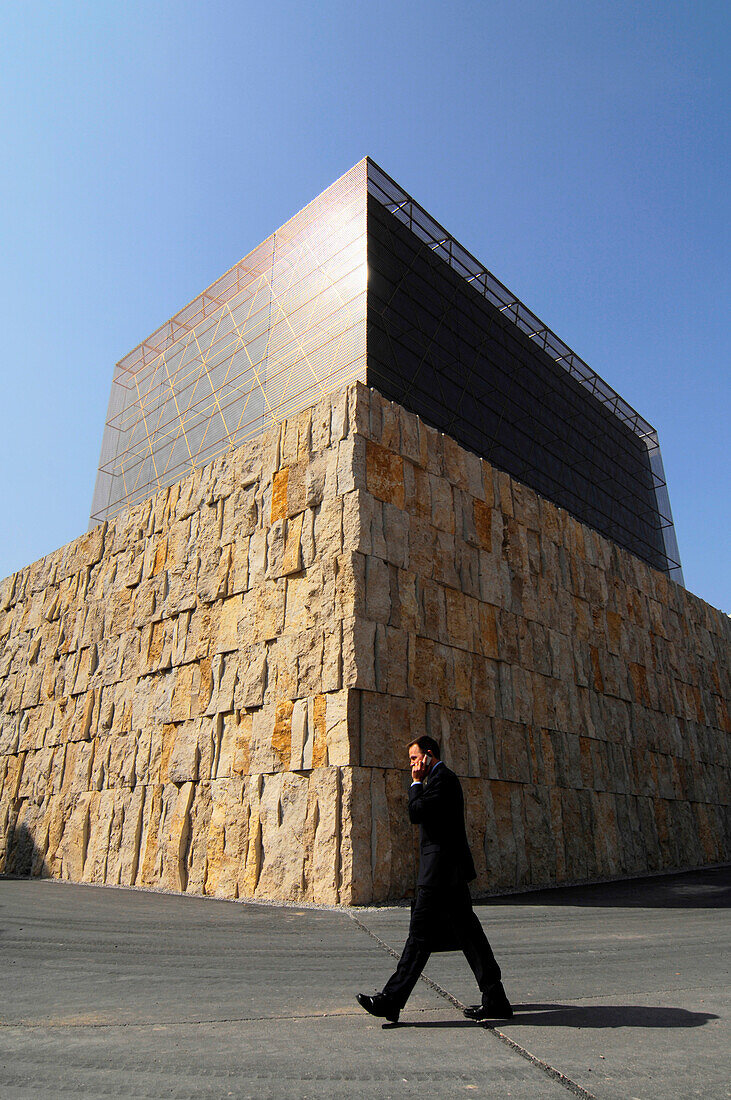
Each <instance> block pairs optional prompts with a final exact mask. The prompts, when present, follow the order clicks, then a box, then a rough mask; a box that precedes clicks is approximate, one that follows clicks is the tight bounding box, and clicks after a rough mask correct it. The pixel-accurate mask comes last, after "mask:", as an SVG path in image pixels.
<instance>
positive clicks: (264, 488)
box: [0, 384, 731, 904]
mask: <svg viewBox="0 0 731 1100" xmlns="http://www.w3.org/2000/svg"><path fill="white" fill-rule="evenodd" d="M730 639H731V631H730V629H729V620H728V619H727V617H726V616H724V615H722V614H721V613H720V612H717V611H715V610H714V609H713V608H711V607H709V606H708V605H707V604H704V603H703V601H701V600H699V599H697V598H696V597H694V596H692V595H691V594H690V593H688V592H687V591H685V590H684V589H682V588H680V587H678V586H676V585H675V584H674V583H673V582H671V581H669V580H668V578H667V577H666V576H665V575H664V574H661V573H657V572H654V571H653V570H652V569H650V568H649V567H648V566H645V565H644V564H643V563H642V562H640V561H639V560H638V559H636V558H634V557H633V556H632V555H630V554H628V553H626V552H624V551H622V550H620V549H618V548H617V547H616V546H615V545H614V544H612V543H610V542H608V541H607V540H605V539H603V538H602V537H601V536H599V535H597V534H596V533H595V532H593V531H592V530H590V529H589V528H587V527H585V526H582V525H581V524H580V523H578V522H577V521H576V520H574V519H573V518H572V517H571V516H569V515H568V514H567V513H565V512H563V511H561V510H560V509H557V508H556V507H555V506H553V505H551V504H549V503H547V502H546V501H545V500H543V499H541V498H539V497H538V496H537V495H536V494H535V493H533V492H532V491H531V490H529V489H527V488H525V487H524V486H522V485H520V484H519V483H517V482H515V481H513V480H512V479H511V478H509V477H508V476H507V475H505V474H502V473H500V472H499V471H496V470H494V469H493V468H492V467H491V466H490V465H489V464H488V463H486V462H484V461H482V460H480V459H479V458H477V457H476V456H475V455H472V454H470V453H469V452H467V451H465V450H463V449H461V448H460V447H459V446H458V445H457V444H456V443H454V441H453V440H451V439H450V438H449V437H448V436H444V435H442V434H441V433H439V432H437V431H435V430H433V429H431V428H429V427H428V426H426V425H424V424H423V423H422V422H421V421H419V419H418V418H417V417H415V416H414V415H412V414H410V413H408V412H406V411H405V410H404V409H402V408H400V407H399V406H397V405H393V404H390V403H388V402H386V401H385V400H384V399H383V398H382V397H381V396H380V395H379V394H378V393H376V392H375V391H372V390H369V389H367V388H366V387H364V386H363V385H361V384H355V385H353V386H351V387H350V388H348V389H347V390H346V391H344V392H343V393H341V394H338V395H332V396H331V397H329V398H326V399H323V401H322V402H321V403H320V404H319V405H317V406H316V407H315V408H313V409H311V410H308V411H307V412H305V413H302V414H300V415H299V416H298V417H296V418H294V419H292V420H291V421H289V422H287V423H285V424H284V425H282V427H281V429H279V430H278V431H272V432H269V433H267V434H265V435H263V436H260V437H258V438H257V439H255V440H253V441H251V442H250V443H248V444H246V445H244V446H243V447H241V448H240V449H239V450H237V451H235V452H233V453H231V454H230V455H228V456H223V457H221V458H219V459H217V460H216V461H215V462H213V463H211V464H210V465H209V466H207V467H205V468H204V469H203V470H200V471H198V472H197V473H196V474H195V475H193V476H192V477H190V478H188V479H186V480H185V481H183V482H181V483H179V484H178V485H176V486H173V487H171V488H169V489H165V490H162V491H160V492H159V493H158V494H157V495H156V496H155V497H154V498H152V500H150V501H148V502H147V503H146V504H144V505H140V506H138V507H137V508H135V509H134V510H133V511H131V512H129V513H128V514H127V515H126V516H124V517H120V518H118V519H117V520H116V521H114V522H113V523H110V524H108V525H105V526H102V527H99V528H96V529H95V530H93V531H92V532H90V533H89V534H88V535H85V536H83V537H82V538H80V539H78V540H77V541H76V542H73V543H70V544H69V545H68V546H66V547H64V548H63V549H61V550H59V551H58V552H57V553H55V554H52V555H49V556H48V557H47V558H45V559H43V560H42V561H40V562H37V563H35V564H34V565H32V566H29V567H28V568H27V569H24V570H22V571H21V572H20V573H18V574H16V575H15V576H14V577H11V578H9V579H8V580H7V581H5V582H3V584H2V586H0V646H1V647H2V649H1V650H0V722H1V725H0V871H3V870H4V871H5V872H10V873H29V872H30V873H35V874H49V875H53V876H56V877H63V878H71V879H74V880H76V881H89V882H107V883H121V884H127V885H143V886H161V887H164V888H168V889H173V890H185V891H189V892H196V893H210V894H218V895H220V896H227V897H259V898H272V899H283V900H292V901H297V900H308V901H314V902H324V903H342V904H359V903H367V902H371V901H384V900H386V899H389V898H398V897H403V896H405V895H406V894H408V893H409V892H410V890H411V888H412V886H413V881H414V869H415V838H414V833H413V830H412V829H411V827H410V826H409V825H408V823H407V821H406V815H405V790H406V786H407V774H406V772H405V769H404V761H405V755H406V754H405V745H406V743H407V742H408V740H409V739H410V738H411V737H413V736H416V735H417V734H419V733H420V732H424V731H426V732H429V733H431V734H432V735H434V736H436V737H437V738H438V739H439V740H440V741H441V742H442V745H443V750H444V756H445V758H446V760H447V761H448V763H449V764H450V765H451V766H452V767H454V768H455V770H456V771H457V772H458V773H459V774H460V775H461V776H462V779H463V785H464V787H465V793H466V796H467V810H468V819H469V820H468V824H469V831H470V836H471V840H472V844H473V850H474V854H475V861H476V863H477V867H478V872H479V877H478V882H477V884H476V885H477V889H478V890H499V889H510V888H515V887H520V886H527V885H537V884H544V883H560V882H566V881H582V880H583V881H587V880H591V879H596V878H605V877H612V876H621V875H631V874H637V873H642V872H646V871H653V870H662V869H665V868H668V869H669V868H678V867H685V866H695V865H699V864H702V863H706V862H719V861H722V860H724V859H728V854H729V836H728V829H729V816H728V808H727V807H728V791H729V785H728V774H729V750H728V744H729V742H728V734H729V719H728V711H727V700H728V697H729V665H730V654H731V647H730V646H729V640H730Z"/></svg>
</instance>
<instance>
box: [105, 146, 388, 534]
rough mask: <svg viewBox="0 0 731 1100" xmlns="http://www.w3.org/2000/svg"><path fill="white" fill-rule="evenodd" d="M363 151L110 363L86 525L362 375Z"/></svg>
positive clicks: (363, 313) (184, 473)
mask: <svg viewBox="0 0 731 1100" xmlns="http://www.w3.org/2000/svg"><path fill="white" fill-rule="evenodd" d="M366 171H367V162H366V161H365V160H364V161H361V162H360V163H359V164H357V165H356V166H355V167H354V168H352V169H351V170H350V172H348V173H347V174H346V175H345V176H343V177H342V178H341V179H339V180H338V181H337V182H336V183H334V184H333V185H332V186H331V187H329V188H328V189H327V190H326V191H324V192H323V194H322V195H320V196H319V198H317V199H315V200H314V201H313V202H311V203H310V204H309V205H308V206H306V207H305V209H304V210H302V211H301V212H300V213H299V214H297V215H296V216H295V217H294V218H292V219H291V220H290V221H288V222H287V223H286V225H284V226H282V228H281V229H278V230H277V231H276V233H274V234H273V235H272V236H271V237H269V238H268V239H267V240H266V241H264V243H263V244H261V245H259V247H258V248H255V249H254V251H253V252H251V253H249V255H248V256H246V257H245V258H244V259H243V260H241V262H240V263H238V264H236V266H235V267H232V268H231V270H230V271H227V272H226V274H225V275H224V276H223V277H222V278H220V279H219V280H218V281H217V282H215V283H214V284H213V285H212V286H210V287H208V289H207V290H205V291H204V292H203V293H202V294H201V295H199V296H198V297H197V298H196V299H195V300H194V301H192V302H191V303H190V305H188V306H186V307H185V309H183V310H181V311H180V312H179V313H176V315H175V316H174V317H173V318H171V320H170V321H168V322H167V323H166V324H165V325H163V326H162V327H161V328H159V329H158V330H157V332H154V333H153V334H152V336H150V337H149V338H148V339H147V340H145V341H144V342H143V343H142V344H140V345H139V346H138V347H136V348H135V349H134V351H131V352H130V353H129V355H127V356H125V358H124V359H122V360H121V361H120V362H119V363H118V364H117V366H116V369H115V371H114V377H113V380H112V392H111V397H110V400H109V411H108V415H107V422H106V428H105V432H104V438H103V442H102V453H101V461H100V465H99V471H98V474H97V481H96V487H95V490H94V499H93V504H92V512H91V524H92V525H94V524H96V523H99V522H101V521H102V520H104V519H107V518H111V517H112V516H114V515H116V514H117V513H118V512H119V511H121V510H122V509H124V508H127V507H129V506H130V505H133V504H136V503H138V502H139V501H141V500H145V499H146V498H147V497H149V496H151V495H152V494H153V493H154V492H156V490H157V489H159V488H161V487H163V486H165V485H170V484H172V483H173V482H175V481H178V480H180V478H182V477H185V476H186V475H187V474H189V473H190V472H191V470H193V469H195V468H197V467H198V466H202V465H204V464H205V463H206V462H209V461H210V460H211V459H212V458H213V457H215V456H216V455H217V454H219V453H221V452H222V451H225V450H229V449H231V448H233V447H236V446H238V445H239V444H241V443H243V442H244V440H246V439H248V438H250V437H251V436H253V435H256V434H257V433H258V432H260V431H261V430H262V429H263V427H264V426H265V425H268V424H271V423H272V422H281V421H282V420H284V419H286V417H288V416H292V415H293V414H294V413H296V412H297V411H298V410H300V409H302V408H306V407H308V406H309V405H312V404H315V402H316V401H318V400H319V398H320V397H321V396H322V395H323V394H324V393H326V392H329V391H331V390H334V389H340V388H342V387H343V386H345V385H346V384H347V383H348V382H350V381H352V380H353V379H354V378H361V379H362V380H363V381H365V318H366V282H367V272H366Z"/></svg>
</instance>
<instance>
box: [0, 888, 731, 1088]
mask: <svg viewBox="0 0 731 1100" xmlns="http://www.w3.org/2000/svg"><path fill="white" fill-rule="evenodd" d="M730 902H731V875H730V874H729V871H728V870H725V871H723V870H710V871H705V872H697V873H692V874H684V875H675V876H668V877H664V878H653V879H646V880H642V881H636V882H632V883H622V884H614V885H608V886H594V887H587V888H583V889H570V890H554V891H545V892H541V893H534V894H523V895H520V896H517V897H512V898H502V899H496V900H493V901H490V902H489V903H487V904H485V905H482V906H479V908H478V912H479V915H480V918H481V919H482V921H483V923H484V925H485V928H486V930H487V932H488V936H489V937H490V939H491V941H492V944H493V948H494V950H495V953H496V955H497V957H498V959H499V961H500V963H501V965H502V967H503V972H504V976H505V985H506V988H507V991H508V994H509V996H510V998H511V1000H513V1002H514V1003H515V1005H516V1007H517V1011H516V1015H515V1018H514V1019H513V1020H512V1021H510V1022H504V1023H501V1024H499V1025H498V1027H496V1028H490V1027H485V1026H484V1025H480V1024H474V1023H470V1022H468V1021H466V1020H464V1019H463V1018H462V1015H461V1012H460V1011H459V1009H458V1008H457V1007H456V1006H455V1004H454V1003H453V1002H454V1001H455V1000H456V1001H459V1002H462V1003H470V1002H474V1001H476V1000H477V999H478V998H477V995H476V990H475V988H474V984H473V981H472V979H471V975H470V972H469V970H468V968H467V964H466V962H465V961H464V959H463V957H462V956H461V955H456V954H442V955H435V956H433V957H432V962H431V963H430V966H429V969H428V972H427V973H428V975H429V977H430V979H431V983H432V984H429V983H427V982H421V983H420V984H419V986H418V987H417V990H416V991H415V993H414V995H413V997H412V999H411V1001H410V1002H409V1005H408V1006H407V1009H406V1011H405V1012H404V1013H403V1015H402V1017H401V1020H402V1022H401V1024H400V1025H399V1026H398V1027H389V1026H386V1027H382V1026H381V1024H380V1022H379V1021H377V1020H374V1019H373V1018H372V1017H370V1016H368V1015H366V1014H365V1013H364V1012H362V1010H361V1009H359V1008H358V1006H357V1005H356V1004H355V1001H354V994H355V992H356V991H358V990H364V991H366V992H371V991H373V990H375V989H377V988H379V987H380V986H381V985H382V984H383V982H384V980H385V979H386V977H387V976H388V975H389V973H390V971H391V968H392V959H391V957H390V956H389V953H388V952H389V949H391V950H394V949H395V950H397V951H398V950H400V948H401V946H402V944H403V940H404V937H405V933H406V928H407V925H408V910H407V909H399V908H389V909H365V910H357V911H356V912H355V913H352V914H349V913H348V912H346V911H342V910H317V909H289V908H278V907H274V906H261V905H247V904H241V903H234V902H222V901H216V900H212V899H203V898H187V897H177V896H169V895H164V894H154V893H143V892H138V891H131V890H113V889H101V888H95V887H91V886H75V885H70V884H67V883H56V882H49V881H41V882H38V881H33V882H31V881H28V880H20V879H0V1096H2V1097H3V1100H18V1098H21V1097H22V1098H31V1097H32V1098H39V1097H51V1096H53V1097H64V1096H84V1097H104V1096H124V1097H154V1098H162V1097H176V1098H182V1097H196V1098H197V1097H215V1098H218V1097H228V1096H232V1097H237V1098H243V1097H256V1098H257V1100H263V1098H266V1097H273V1098H274V1097H276V1098H277V1100H288V1098H297V1100H305V1098H320V1097H359V1098H360V1097H363V1098H366V1100H370V1098H373V1097H399V1098H401V1097H405V1098H406V1097H416V1096H419V1097H423V1096H424V1095H425V1094H427V1095H428V1096H429V1098H430V1100H440V1098H447V1097H448V1098H450V1100H451V1098H454V1097H459V1096H478V1097H479V1096H491V1097H514V1098H517V1100H528V1098H530V1100H534V1098H539V1100H542V1098H544V1097H545V1098H547V1100H551V1098H554V1097H556V1098H561V1097H565V1096H567V1095H568V1094H570V1093H573V1094H574V1095H579V1096H587V1095H590V1096H594V1097H597V1098H601V1100H605V1098H607V1100H608V1098H615V1097H616V1098H620V1097H621V1098H622V1100H628V1098H632V1097H635V1098H639V1100H656V1098H657V1100H660V1098H662V1100H667V1098H668V1097H678V1098H682V1100H686V1098H691V1097H699V1098H703V1100H721V1098H723V1100H725V1098H728V1097H731V1089H730V1088H729V1081H730V1080H731V1059H730V1057H729V1050H730V1049H731V1043H730V1042H729V1039H730V1036H729V1027H728V1018H729V981H728V957H729V956H728V948H729V939H730V938H731V935H730V932H731V921H730V920H729V903H730Z"/></svg>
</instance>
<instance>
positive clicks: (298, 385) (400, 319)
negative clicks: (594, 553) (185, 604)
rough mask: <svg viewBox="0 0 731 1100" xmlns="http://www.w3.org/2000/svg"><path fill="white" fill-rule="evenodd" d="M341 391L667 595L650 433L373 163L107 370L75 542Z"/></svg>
mask: <svg viewBox="0 0 731 1100" xmlns="http://www.w3.org/2000/svg"><path fill="white" fill-rule="evenodd" d="M355 380H358V381H361V382H364V383H366V384H367V385H370V386H374V387H375V388H377V389H378V390H379V391H380V392H381V393H382V394H383V395H384V396H385V397H388V398H389V399H390V400H394V401H398V402H399V403H400V404H401V405H403V406H404V407H405V408H407V409H409V410H411V411H413V412H416V413H417V414H418V415H419V416H420V417H422V418H423V419H424V420H425V421H426V422H427V423H429V424H432V425H433V426H435V427H437V428H439V429H440V430H441V431H444V432H445V433H447V434H449V435H451V436H452V438H454V439H456V440H457V441H458V442H459V443H460V444H462V445H463V446H465V447H468V448H469V449H470V450H472V451H474V452H475V453H476V454H479V455H481V456H482V457H484V458H487V459H488V460H489V461H490V462H491V463H492V464H493V465H495V466H497V467H498V468H499V469H502V470H504V471H506V472H507V473H509V474H511V475H512V476H513V477H515V478H517V479H518V480H520V481H521V482H523V483H524V484H526V485H529V486H530V487H531V488H533V489H535V490H536V491H537V492H539V493H540V494H541V495H543V496H545V497H547V498H548V499H549V500H551V501H553V502H554V503H555V504H557V505H559V506H560V507H562V508H565V509H567V511H569V512H571V514H572V515H574V516H576V517H577V518H578V519H580V520H581V521H582V522H584V523H587V524H589V526H591V527H593V528H594V529H595V530H597V531H599V532H601V534H603V535H606V536H607V537H608V538H610V539H612V540H613V541H614V542H616V543H617V544H618V545H620V546H622V547H624V548H625V549H628V550H631V551H632V553H634V554H636V555H637V556H638V557H640V558H642V559H643V560H644V561H646V562H648V564H650V565H652V566H653V567H654V568H657V569H662V570H663V571H665V572H668V573H669V574H670V575H671V576H672V577H673V578H674V579H676V580H681V581H682V574H681V572H680V560H679V555H678V550H677V544H676V539H675V534H674V528H673V523H672V516H671V512H670V502H669V498H668V494H667V488H666V484H665V478H664V474H663V466H662V459H661V455H660V448H659V444H658V438H657V433H656V431H655V430H654V428H653V427H652V426H651V425H650V424H649V423H648V422H647V421H646V420H644V419H643V417H641V416H640V415H639V413H637V412H635V410H634V409H632V408H630V406H629V405H627V403H626V402H625V401H623V400H622V398H621V397H620V396H619V395H618V394H617V393H615V392H614V390H612V388H611V387H610V386H609V385H608V384H607V383H606V382H604V381H603V380H602V379H601V378H599V377H598V375H596V374H595V373H594V372H593V371H592V370H591V369H590V368H589V367H588V366H587V365H586V363H584V362H583V360H581V359H580V358H579V357H578V356H577V355H576V354H575V353H574V352H572V351H571V350H570V349H569V348H568V347H567V346H566V345H565V344H564V343H563V342H562V341H561V340H560V339H559V338H558V337H557V336H556V335H555V334H554V333H552V332H551V331H550V329H548V328H547V327H546V326H545V325H544V324H543V323H542V322H541V321H539V320H538V318H537V317H535V316H534V315H533V314H532V313H531V312H530V310H529V309H527V308H526V307H525V306H524V305H523V304H522V303H521V302H520V301H518V299H517V298H516V297H515V295H513V294H511V292H510V291H509V290H507V288H506V287H504V286H503V285H502V283H500V282H499V281H498V280H497V279H496V278H495V277H494V276H493V275H491V274H490V272H489V271H488V270H487V269H486V268H485V267H483V266H482V265H481V264H480V263H479V262H478V261H477V260H475V258H474V257H473V256H472V255H470V253H469V252H467V251H466V249H464V248H463V247H462V246H461V245H460V244H458V243H457V242H456V241H455V240H454V239H453V238H452V237H450V235H449V234H448V233H447V232H446V231H445V230H444V229H443V228H442V227H441V226H440V225H438V224H437V223H436V222H435V221H434V219H433V218H431V217H430V216H429V214H427V213H426V211H425V210H423V208H422V207H420V206H419V205H418V203H416V202H415V201H414V200H413V199H412V198H410V196H409V195H407V194H406V192H404V191H403V190H402V189H401V188H400V187H399V186H398V185H397V184H396V183H395V182H394V181H393V180H392V179H390V178H389V177H388V176H387V175H386V174H385V172H383V170H382V169H380V168H379V167H378V165H376V164H375V163H374V162H373V161H372V160H370V159H369V158H365V159H364V160H362V161H361V162H360V163H359V164H357V165H355V167H354V168H352V169H351V170H350V171H349V172H348V173H346V175H344V176H343V177H342V178H341V179H339V180H338V181H337V182H336V183H334V184H333V185H332V186H331V187H329V188H328V189H327V190H326V191H324V192H323V193H322V194H321V195H320V196H319V197H318V198H317V199H315V200H314V201H313V202H311V203H310V204H309V205H308V206H306V207H305V209H304V210H302V211H301V212H300V213H299V214H297V215H296V216H295V217H294V218H292V219H290V221H288V222H287V223H286V224H285V225H284V226H283V227H282V228H281V229H278V230H277V231H276V232H275V233H274V234H272V236H271V237H269V238H268V239H267V240H266V241H264V243H263V244H261V245H259V246H258V247H257V248H255V249H254V251H253V252H251V253H249V255H248V256H246V257H245V258H244V259H243V260H242V261H241V262H240V263H238V264H236V266H235V267H233V268H231V270H230V271H228V272H226V274H225V275H223V276H222V277H221V278H220V279H219V280H218V281H217V282H215V283H214V284H213V285H212V286H210V287H208V289H207V290H205V291H204V292H203V293H202V294H201V295H199V296H198V297H197V298H196V299H194V301H193V302H191V303H190V304H189V305H188V306H186V307H185V309H183V310H181V311H180V312H179V313H177V314H176V315H175V316H174V317H173V318H171V319H170V321H168V322H167V323H166V324H165V325H163V326H162V327H161V328H160V329H158V330H157V331H156V332H155V333H153V334H152V335H151V336H150V337H149V338H148V339H147V340H145V341H143V343H141V344H140V345H139V346H138V347H137V348H135V349H134V350H133V351H132V352H130V353H129V354H128V355H127V356H125V358H124V359H122V360H121V361H120V362H119V363H118V364H117V367H116V369H115V372H114V378H113V381H112V393H111V397H110V402H109V412H108V417H107V424H106V430H105V433H104V440H103V444H102V453H101V460H100V465H99V472H98V476H97V482H96V488H95V493H94V500H93V505H92V514H91V523H92V524H94V523H98V522H100V521H102V520H103V519H107V518H110V517H112V516H114V515H116V514H117V513H118V512H119V511H120V510H122V509H123V508H125V507H129V506H130V505H133V504H136V503H138V502H139V501H140V500H144V499H146V498H147V497H149V496H150V495H152V493H154V492H155V491H156V490H157V489H158V488H160V487H162V486H165V485H169V484H172V483H173V482H174V481H176V480H178V479H179V478H181V477H183V476H185V475H186V474H187V473H189V472H190V471H191V470H193V469H196V468H198V467H200V466H201V465H203V464H205V463H206V462H208V461H210V460H211V459H212V458H213V457H215V456H216V455H217V454H220V453H221V452H222V451H225V450H229V449H231V448H234V447H236V446H239V445H240V444H241V443H242V442H244V441H245V440H247V439H250V438H252V436H254V435H256V434H258V433H259V432H261V431H262V430H263V429H264V428H265V427H268V426H270V425H271V424H273V423H279V422H281V421H283V420H285V419H286V418H288V417H290V416H292V415H293V414H295V413H296V412H298V411H299V410H300V409H302V408H306V407H308V406H311V405H313V404H315V403H316V402H317V400H319V399H320V398H321V397H322V396H323V395H324V394H326V393H331V392H333V391H335V390H338V389H340V388H341V387H343V386H344V385H347V384H348V383H349V382H352V381H355Z"/></svg>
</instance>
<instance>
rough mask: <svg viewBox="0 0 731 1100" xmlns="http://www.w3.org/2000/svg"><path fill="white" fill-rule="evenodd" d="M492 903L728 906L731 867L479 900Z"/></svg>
mask: <svg viewBox="0 0 731 1100" xmlns="http://www.w3.org/2000/svg"><path fill="white" fill-rule="evenodd" d="M492 905H501V906H502V905H516V906H519V905H575V906H597V907H602V908H607V909H612V908H625V909H728V908H729V907H731V867H710V868H708V869H707V870H702V871H684V872H678V873H676V874H670V875H658V876H654V875H653V876H651V877H648V878H636V879H623V880H622V881H619V882H601V883H590V884H588V885H586V886H558V887H555V888H553V889H549V890H532V891H530V892H526V893H524V894H508V895H505V896H502V897H496V898H485V899H483V900H482V901H476V902H475V906H476V907H478V908H482V907H483V906H484V907H485V908H486V909H487V908H489V907H490V906H492Z"/></svg>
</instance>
